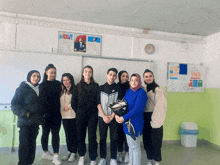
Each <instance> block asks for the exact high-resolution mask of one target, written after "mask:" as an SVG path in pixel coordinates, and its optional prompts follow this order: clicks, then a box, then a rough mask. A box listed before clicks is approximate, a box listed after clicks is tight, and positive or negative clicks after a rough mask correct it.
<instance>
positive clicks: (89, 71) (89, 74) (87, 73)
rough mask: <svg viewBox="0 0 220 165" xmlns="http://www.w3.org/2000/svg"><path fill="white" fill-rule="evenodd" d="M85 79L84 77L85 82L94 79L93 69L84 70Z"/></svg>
mask: <svg viewBox="0 0 220 165" xmlns="http://www.w3.org/2000/svg"><path fill="white" fill-rule="evenodd" d="M82 75H83V77H84V81H85V80H88V79H91V77H92V69H91V68H84V70H83V74H82Z"/></svg>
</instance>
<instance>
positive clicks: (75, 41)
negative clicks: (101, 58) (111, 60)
mask: <svg viewBox="0 0 220 165" xmlns="http://www.w3.org/2000/svg"><path fill="white" fill-rule="evenodd" d="M58 52H64V53H80V54H88V55H101V36H99V35H89V34H84V33H73V32H61V31H59V32H58Z"/></svg>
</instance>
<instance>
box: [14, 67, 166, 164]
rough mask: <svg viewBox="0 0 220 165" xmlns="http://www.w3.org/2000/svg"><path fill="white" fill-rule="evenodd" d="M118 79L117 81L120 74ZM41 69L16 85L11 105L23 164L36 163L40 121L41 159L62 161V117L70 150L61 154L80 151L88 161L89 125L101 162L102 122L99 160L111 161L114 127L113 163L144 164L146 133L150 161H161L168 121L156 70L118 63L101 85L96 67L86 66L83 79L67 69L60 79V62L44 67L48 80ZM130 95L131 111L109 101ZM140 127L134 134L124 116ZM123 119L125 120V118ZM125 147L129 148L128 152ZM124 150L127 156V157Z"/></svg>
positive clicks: (69, 156) (93, 158) (91, 153)
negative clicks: (120, 67) (140, 72)
mask: <svg viewBox="0 0 220 165" xmlns="http://www.w3.org/2000/svg"><path fill="white" fill-rule="evenodd" d="M117 74H118V79H119V82H118V83H117V84H116V83H115V80H116V78H117ZM40 79H41V76H40V73H39V72H38V71H37V70H32V71H30V72H29V73H28V75H27V81H24V82H22V83H21V84H20V86H19V87H18V88H17V90H16V92H15V95H14V97H13V99H12V101H11V105H12V106H11V107H12V111H13V113H14V114H15V115H17V116H18V122H17V126H18V127H20V130H19V152H18V156H19V162H18V165H31V164H33V162H34V159H35V151H36V138H37V135H38V130H39V125H42V137H41V145H42V149H43V155H42V159H47V160H52V163H54V164H55V165H59V164H61V160H60V158H59V143H60V137H59V131H60V127H61V122H62V123H63V127H64V130H65V136H66V143H67V153H66V154H65V156H64V157H62V160H63V161H65V160H68V161H74V160H75V159H76V155H77V152H78V154H79V156H80V158H79V162H78V165H84V163H85V154H86V143H85V138H86V131H87V129H88V142H89V147H88V148H89V158H90V160H91V163H90V164H91V165H96V157H97V156H98V154H97V148H98V144H97V136H96V131H97V125H98V126H99V136H100V142H99V145H100V160H99V163H98V165H106V164H107V161H106V156H107V151H106V139H107V132H108V128H109V129H110V153H111V155H110V157H111V160H110V165H117V162H122V161H123V159H124V162H125V163H128V164H129V165H141V148H140V140H141V135H142V134H143V136H142V137H143V143H144V149H145V151H146V153H147V158H148V160H149V162H148V165H153V164H155V165H159V162H161V160H162V159H161V147H162V138H163V123H164V119H165V113H166V108H167V102H166V95H165V90H163V89H160V87H159V86H158V85H157V84H156V83H155V80H154V74H153V72H152V71H150V70H148V69H146V70H145V71H144V73H143V80H144V83H145V84H144V85H143V86H142V85H141V76H140V75H138V74H137V73H134V74H132V75H131V76H130V81H129V75H128V73H127V72H126V71H120V72H119V73H118V71H117V69H116V68H110V69H108V71H107V74H106V79H107V82H106V83H105V84H104V85H101V86H99V85H98V84H97V83H96V82H95V80H94V78H93V68H92V67H91V66H89V65H87V66H85V67H84V68H83V71H82V75H81V80H80V81H79V83H78V84H77V85H75V82H74V78H73V76H72V75H71V74H70V73H64V74H63V75H62V78H61V82H59V81H58V80H56V68H55V66H54V65H53V64H49V65H48V66H47V67H46V69H45V73H44V77H43V82H42V83H41V84H39V82H40ZM123 98H124V100H126V102H127V110H126V111H127V113H125V114H124V115H123V116H117V115H116V114H115V113H114V112H113V110H112V109H111V108H110V107H109V105H110V104H112V103H115V102H116V101H117V100H122V99H123ZM128 120H129V125H132V128H133V129H134V132H135V139H134V138H132V137H131V136H130V131H129V129H128V126H127V124H125V121H128ZM122 123H123V124H122ZM50 132H51V133H52V148H53V153H54V154H51V153H50V151H49V150H48V138H49V133H50ZM123 151H125V153H123ZM123 155H125V157H124V158H123Z"/></svg>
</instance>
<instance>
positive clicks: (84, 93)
mask: <svg viewBox="0 0 220 165" xmlns="http://www.w3.org/2000/svg"><path fill="white" fill-rule="evenodd" d="M78 85H79V84H77V85H76V86H75V88H74V90H73V95H72V101H71V106H72V108H73V109H74V110H75V111H76V114H78V115H80V114H84V115H91V114H96V113H97V115H98V108H97V105H98V100H97V92H98V89H99V85H98V84H97V83H90V84H86V83H85V82H83V83H82V84H81V87H82V90H81V92H80V93H79V91H78Z"/></svg>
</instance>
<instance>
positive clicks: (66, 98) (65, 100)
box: [60, 92, 76, 119]
mask: <svg viewBox="0 0 220 165" xmlns="http://www.w3.org/2000/svg"><path fill="white" fill-rule="evenodd" d="M71 99H72V94H69V95H68V94H67V93H65V92H64V93H63V95H62V96H61V97H60V112H61V115H62V119H73V118H75V117H76V113H75V111H74V110H73V109H72V107H71ZM66 105H68V106H69V111H67V112H65V111H64V110H63V107H64V106H66Z"/></svg>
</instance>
